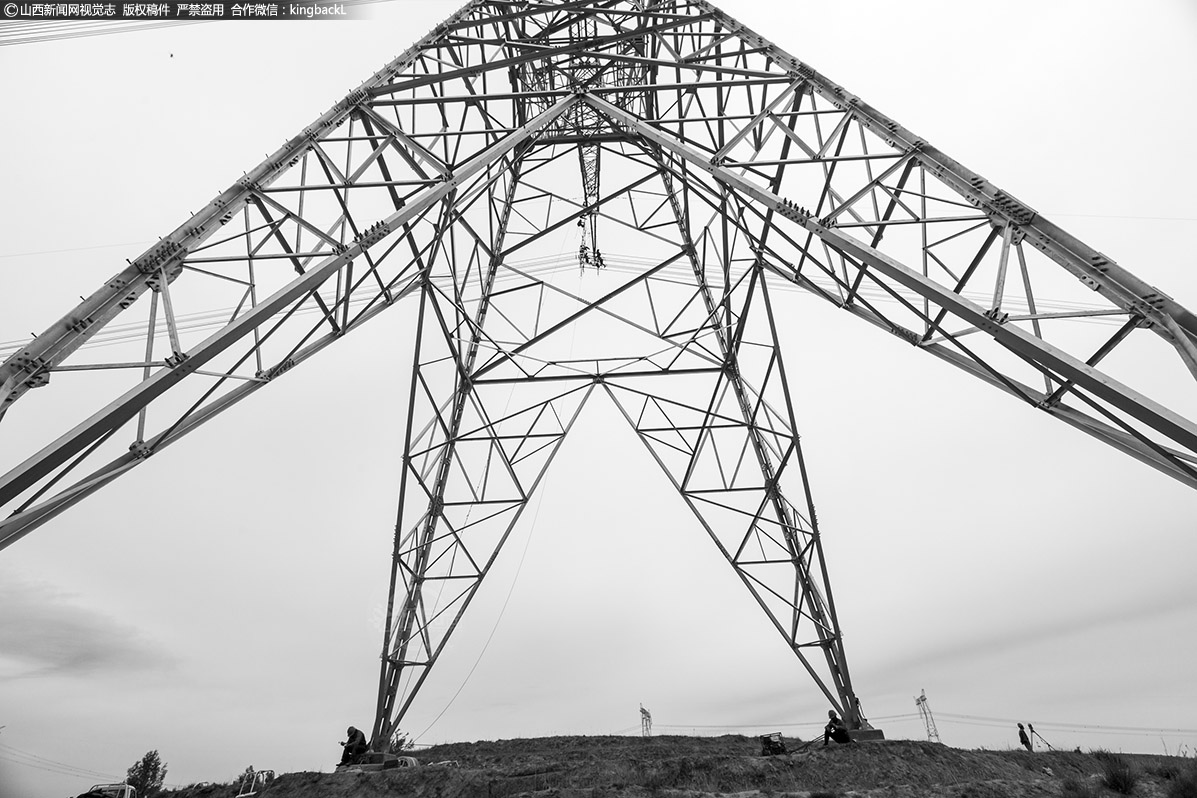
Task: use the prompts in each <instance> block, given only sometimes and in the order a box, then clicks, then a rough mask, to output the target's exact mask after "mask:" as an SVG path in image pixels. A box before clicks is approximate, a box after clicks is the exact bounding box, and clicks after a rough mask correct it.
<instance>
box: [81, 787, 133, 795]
mask: <svg viewBox="0 0 1197 798" xmlns="http://www.w3.org/2000/svg"><path fill="white" fill-rule="evenodd" d="M79 798H137V788H136V787H130V786H129V785H128V784H96V785H95V786H93V787H92V788H91V789H90V790H88V791H87V792H85V793H83V795H80V796H79Z"/></svg>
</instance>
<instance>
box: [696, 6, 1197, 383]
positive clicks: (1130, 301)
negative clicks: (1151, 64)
mask: <svg viewBox="0 0 1197 798" xmlns="http://www.w3.org/2000/svg"><path fill="white" fill-rule="evenodd" d="M694 5H695V6H697V7H699V8H702V9H704V10H706V11H708V12H709V13H712V14H714V15H715V16H716V17H717V18H718V19H719V21H720V23H721V24H723V25H724V26H726V27H727V28H728V29H729V30H732V31H735V32H737V33H738V34H739V35H740V36H741V38H743V39H744V40H745V41H746V42H749V43H752V44H754V45H758V46H762V47H766V48H767V50H768V53H769V55H770V57H771V58H773V59H774V60H775V61H776V63H777V64H778V66H779V67H781V68H783V69H786V70H787V71H788V72H792V73H794V74H800V75H802V76H804V77H806V78H807V79H808V80H809V82H810V85H811V86H812V88H813V89H814V90H815V91H816V92H817V93H818V94H819V95H820V96H822V97H823V98H824V99H826V100H827V101H829V102H831V103H832V104H833V105H835V106H836V107H837V108H840V109H851V111H852V113H853V114H854V115H855V116H856V117H857V118H858V119H860V120H861V122H862V124H864V125H865V126H866V127H867V128H868V129H869V130H871V131H872V132H874V133H875V134H877V135H878V136H880V137H881V138H882V139H884V140H885V141H886V142H887V143H890V144H891V145H893V146H894V147H896V148H898V149H899V150H902V151H904V152H910V151H918V157H919V160H920V162H922V163H923V164H924V165H925V166H926V168H927V169H928V171H930V172H931V173H932V174H934V175H935V176H936V177H937V178H938V179H940V180H942V181H943V182H944V183H946V184H947V185H948V186H950V187H951V188H952V190H954V191H955V192H956V193H958V194H959V195H961V196H963V197H966V198H968V199H969V201H970V202H971V203H972V204H973V205H974V206H976V207H980V208H983V209H984V210H985V211H986V213H988V214H989V215H990V216H991V218H995V219H1000V220H1002V223H1014V224H1017V225H1018V226H1019V227H1020V228H1021V229H1022V230H1023V231H1024V232H1025V234H1026V236H1027V240H1028V241H1029V242H1030V243H1031V245H1032V246H1034V247H1035V248H1037V249H1039V250H1040V251H1042V252H1043V253H1044V254H1045V255H1047V257H1049V258H1051V259H1052V260H1053V261H1055V262H1056V263H1057V264H1058V265H1060V266H1062V267H1063V268H1065V269H1066V270H1067V271H1069V272H1070V273H1072V274H1073V275H1074V276H1075V277H1077V278H1078V279H1079V280H1081V282H1082V283H1084V284H1085V285H1087V286H1088V287H1089V288H1091V289H1092V290H1094V291H1097V292H1098V293H1100V294H1102V295H1103V296H1105V297H1106V298H1107V299H1109V300H1110V301H1111V302H1112V303H1114V304H1115V305H1117V306H1118V307H1120V308H1122V309H1123V310H1125V311H1127V312H1128V313H1134V314H1138V315H1141V316H1144V317H1146V318H1148V319H1150V320H1152V321H1153V322H1155V324H1154V325H1153V326H1152V327H1151V329H1152V331H1154V332H1155V333H1156V334H1158V335H1160V336H1161V337H1163V338H1164V339H1165V340H1167V341H1168V342H1169V343H1171V344H1172V345H1173V346H1174V347H1175V348H1176V349H1177V350H1178V352H1179V353H1180V355H1181V357H1182V359H1185V363H1186V366H1187V365H1188V362H1189V361H1188V359H1187V358H1189V357H1193V358H1195V359H1194V364H1195V365H1197V314H1194V313H1193V312H1192V311H1191V310H1189V309H1188V308H1186V307H1184V306H1183V305H1181V304H1180V303H1179V302H1177V301H1176V300H1174V299H1172V298H1171V297H1170V296H1168V295H1167V294H1165V293H1164V292H1162V291H1160V290H1159V289H1157V288H1155V287H1154V286H1152V285H1150V284H1148V283H1146V282H1145V281H1143V280H1142V279H1140V278H1139V277H1137V276H1135V275H1134V274H1132V273H1131V272H1129V271H1127V270H1126V269H1124V268H1123V267H1121V266H1120V265H1118V264H1117V263H1115V262H1114V261H1113V260H1111V259H1110V258H1108V257H1106V256H1105V255H1103V254H1102V253H1100V252H1098V251H1096V250H1094V249H1093V248H1092V247H1090V246H1088V245H1087V244H1085V243H1084V242H1083V241H1081V240H1079V239H1077V238H1076V237H1074V236H1072V235H1071V234H1069V233H1067V232H1066V231H1064V230H1063V229H1061V228H1060V227H1058V226H1057V225H1056V224H1054V223H1052V222H1051V221H1049V220H1048V219H1045V218H1044V217H1043V216H1041V215H1040V214H1039V213H1038V212H1036V211H1035V210H1034V209H1032V208H1030V207H1029V206H1027V205H1026V204H1025V203H1023V202H1021V201H1019V200H1018V199H1017V198H1015V197H1013V196H1011V195H1010V194H1009V193H1007V192H1005V191H1002V190H1001V189H999V188H998V187H997V186H994V185H992V184H991V183H989V182H988V181H987V180H985V178H983V177H981V176H980V175H978V174H976V173H975V172H973V171H972V170H970V169H968V168H966V167H964V166H963V165H962V164H960V163H959V162H958V161H956V160H955V159H953V158H951V157H949V156H948V155H946V154H945V153H943V152H942V151H940V150H939V149H938V148H936V147H934V146H932V145H931V144H929V143H928V142H927V141H925V140H923V139H921V138H919V137H918V136H916V135H915V134H914V133H912V132H911V131H910V130H908V129H907V128H905V127H903V126H902V125H900V124H899V123H898V122H897V121H895V120H893V119H891V118H890V117H888V116H886V115H885V114H883V113H881V112H880V111H878V110H877V109H875V108H873V107H872V106H870V105H869V104H868V103H866V102H864V101H863V100H862V99H861V98H860V97H857V96H856V95H854V94H852V93H851V92H848V91H846V90H845V89H844V88H843V87H842V86H840V85H838V84H836V83H835V82H833V81H831V80H829V79H828V78H826V77H825V76H823V75H822V74H820V73H819V72H818V71H816V70H815V69H813V68H811V67H810V66H809V65H807V64H805V63H803V62H802V61H800V60H799V59H797V58H795V57H794V56H792V55H790V54H789V53H787V52H786V51H785V50H783V49H781V48H780V47H778V46H777V45H775V44H773V43H772V42H770V41H769V40H768V39H766V38H765V37H763V36H761V35H760V34H759V33H757V32H755V31H753V30H752V29H750V28H749V27H747V26H746V25H744V24H743V23H741V22H739V21H738V20H736V19H734V18H732V17H729V16H728V15H727V14H726V13H724V12H723V11H720V10H719V9H718V8H716V7H715V6H713V5H711V4H710V3H708V2H706V0H694ZM1169 319H1170V320H1171V322H1169V321H1168V320H1169ZM1194 376H1197V372H1195V373H1194Z"/></svg>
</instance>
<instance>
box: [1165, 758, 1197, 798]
mask: <svg viewBox="0 0 1197 798" xmlns="http://www.w3.org/2000/svg"><path fill="white" fill-rule="evenodd" d="M1168 798H1197V765H1193V766H1192V767H1190V768H1188V769H1187V770H1181V771H1178V772H1177V774H1176V776H1175V777H1173V779H1172V783H1171V784H1169V785H1168Z"/></svg>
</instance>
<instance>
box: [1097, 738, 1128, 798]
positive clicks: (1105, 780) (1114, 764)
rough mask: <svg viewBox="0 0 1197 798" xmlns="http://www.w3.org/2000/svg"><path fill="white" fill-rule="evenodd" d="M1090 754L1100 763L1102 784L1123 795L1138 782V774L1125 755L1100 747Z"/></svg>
mask: <svg viewBox="0 0 1197 798" xmlns="http://www.w3.org/2000/svg"><path fill="white" fill-rule="evenodd" d="M1092 755H1093V758H1094V759H1096V760H1097V761H1098V763H1100V764H1101V771H1102V777H1101V783H1102V784H1104V785H1106V786H1107V787H1109V788H1110V789H1111V790H1113V791H1114V792H1117V793H1121V794H1123V795H1130V794H1131V793H1132V792H1134V790H1135V785H1136V784H1138V783H1139V774H1138V773H1136V772H1135V769H1134V768H1133V767H1132V766H1131V763H1130V762H1129V761H1128V760H1127V759H1126V757H1123V756H1119V755H1118V754H1115V753H1112V752H1110V751H1105V750H1102V749H1098V750H1096V751H1093V752H1092Z"/></svg>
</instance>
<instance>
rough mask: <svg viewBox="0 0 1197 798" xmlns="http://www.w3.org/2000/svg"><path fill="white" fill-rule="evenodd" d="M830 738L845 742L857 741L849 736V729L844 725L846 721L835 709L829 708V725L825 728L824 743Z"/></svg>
mask: <svg viewBox="0 0 1197 798" xmlns="http://www.w3.org/2000/svg"><path fill="white" fill-rule="evenodd" d="M829 740H835V741H836V742H837V743H844V744H847V743H855V742H856V741H855V740H853V739H852V738H851V737H850V736H848V729H847V728H845V727H844V722H843V721H842V720H840V719H839V717H837V716H836V714H835V710H834V709H829V710H827V726H826V727H825V728H824V729H823V745H827V742H828V741H829Z"/></svg>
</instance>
